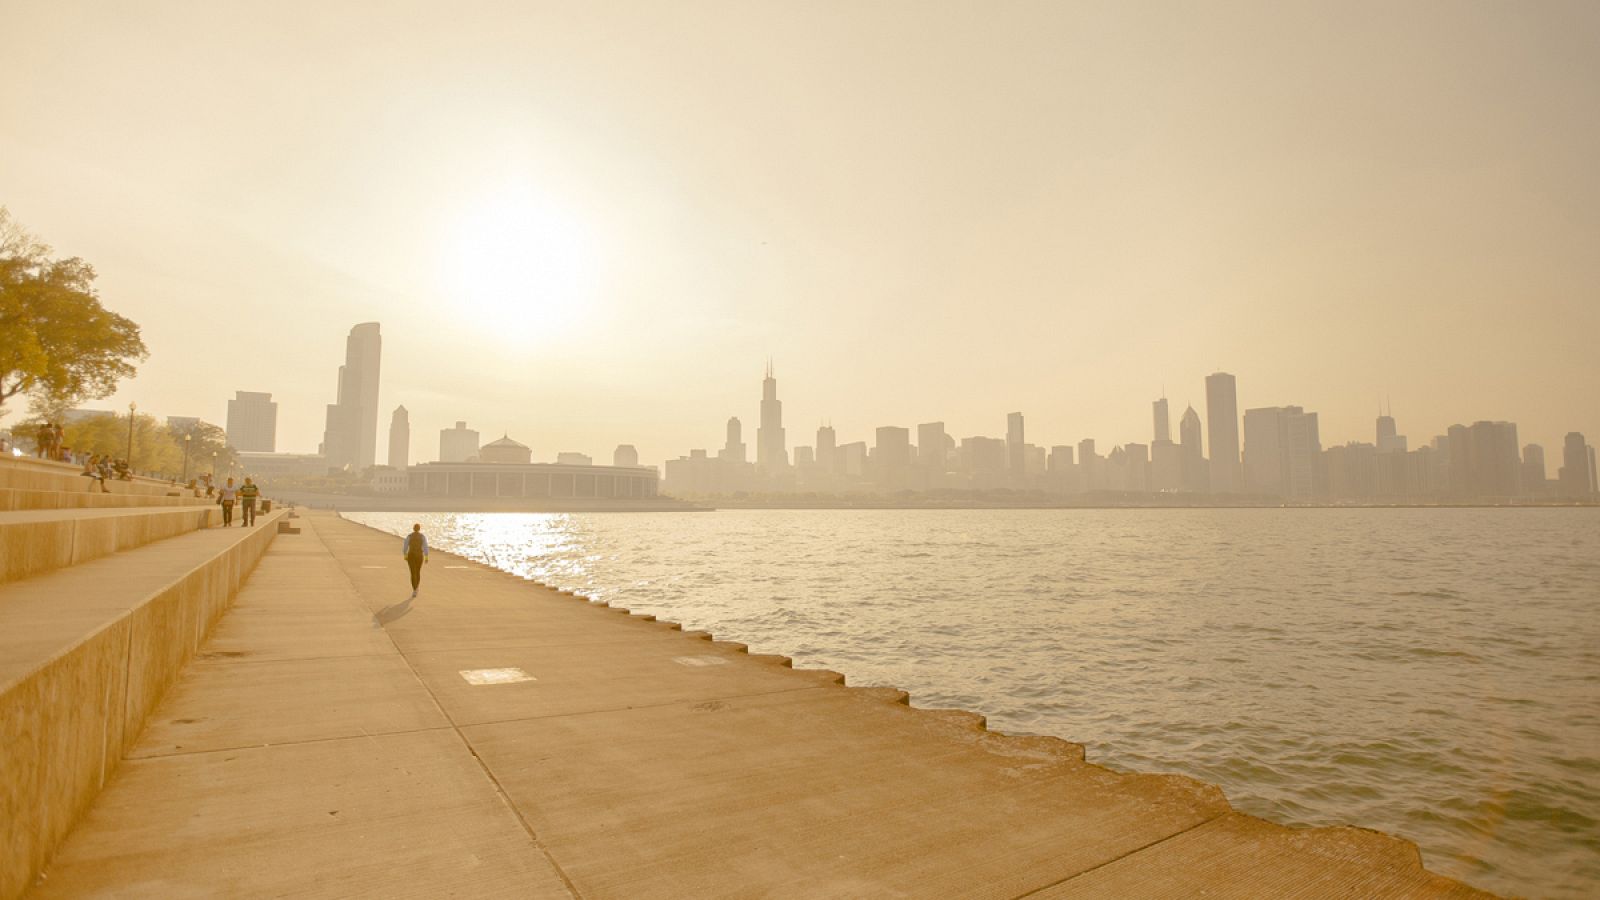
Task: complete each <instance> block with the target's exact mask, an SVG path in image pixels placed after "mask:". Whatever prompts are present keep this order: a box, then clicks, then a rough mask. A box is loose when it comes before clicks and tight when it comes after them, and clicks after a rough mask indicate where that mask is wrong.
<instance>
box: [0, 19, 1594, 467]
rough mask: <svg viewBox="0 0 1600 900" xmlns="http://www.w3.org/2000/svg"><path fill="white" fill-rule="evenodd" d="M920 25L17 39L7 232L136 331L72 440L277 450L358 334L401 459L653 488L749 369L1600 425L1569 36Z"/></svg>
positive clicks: (1583, 126) (946, 409) (318, 414)
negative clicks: (179, 433)
mask: <svg viewBox="0 0 1600 900" xmlns="http://www.w3.org/2000/svg"><path fill="white" fill-rule="evenodd" d="M912 8H913V7H911V6H904V7H902V6H896V5H893V4H873V5H871V7H870V8H843V7H839V8H812V9H806V8H800V7H792V6H783V5H777V4H756V5H750V4H728V5H725V6H717V7H715V8H714V12H715V14H714V15H697V16H692V17H690V16H684V17H680V16H677V15H675V14H672V13H669V12H667V11H665V10H662V11H658V12H654V13H652V12H651V11H649V10H639V11H638V14H637V15H631V16H628V17H626V18H619V17H616V16H613V15H610V14H607V13H604V12H601V11H598V10H587V9H580V8H574V7H570V6H565V7H562V6H556V5H551V6H548V7H542V8H539V9H538V10H537V11H536V12H534V13H531V14H525V15H519V16H517V17H515V18H510V17H507V16H503V15H499V14H498V13H499V12H503V9H501V8H499V7H496V6H493V5H487V6H485V5H477V6H474V5H468V6H467V7H465V8H464V9H461V10H456V9H454V8H452V10H451V11H450V12H449V13H448V14H446V13H443V12H440V11H438V10H436V9H434V8H431V7H430V6H428V5H421V4H413V5H405V6H396V5H393V4H383V5H381V6H378V5H374V6H370V7H365V8H363V7H361V6H358V5H354V4H346V5H341V7H340V8H339V9H336V10H334V9H326V8H323V7H321V6H315V5H309V6H294V5H290V6H285V7H276V8H275V9H274V10H273V12H272V13H271V15H270V16H269V17H267V18H266V19H265V20H263V19H262V18H261V14H260V11H259V10H251V11H249V12H246V11H245V10H244V8H243V7H238V8H235V9H232V10H229V9H212V8H207V9H206V10H205V11H204V13H203V14H196V12H195V10H194V9H192V8H190V9H182V8H179V7H168V8H165V9H160V10H153V11H152V10H148V9H141V10H133V9H105V8H101V7H99V6H94V5H88V4H76V5H74V4H48V5H44V4H27V5H14V6H13V8H12V9H10V10H9V11H8V20H9V21H10V23H11V25H10V27H8V28H7V29H6V33H5V34H3V35H0V53H3V55H4V57H5V58H6V59H8V60H10V61H11V62H10V64H11V66H12V67H13V68H14V70H16V71H22V72H27V73H28V77H27V78H12V79H6V80H5V83H4V84H3V85H0V113H3V115H0V160H4V164H3V165H0V196H3V197H4V198H5V200H6V203H7V205H8V206H9V207H10V208H11V210H12V213H13V214H14V215H15V216H16V217H17V218H18V220H19V221H22V222H24V223H26V224H27V225H28V226H29V227H30V228H32V229H34V230H36V231H37V232H38V233H40V234H41V235H42V236H44V237H45V238H46V239H47V240H49V241H50V242H51V243H52V244H54V245H55V246H56V248H57V250H58V251H59V252H61V253H63V254H75V255H81V256H83V257H85V258H86V259H89V260H90V261H92V262H93V263H94V264H95V265H96V266H97V268H98V271H99V274H100V278H99V287H100V292H101V296H102V297H103V298H104V299H105V301H106V303H107V304H108V305H110V306H111V307H112V308H114V309H116V310H118V311H119V312H122V313H123V314H125V315H128V316H129V317H131V318H132V319H134V320H135V321H137V322H139V323H140V324H141V326H142V328H143V331H144V336H145V338H146V341H147V342H148V344H149V346H150V348H151V351H152V358H151V361H150V362H149V363H147V364H146V365H145V366H144V367H143V370H142V371H141V373H140V375H139V377H138V378H135V379H133V380H130V381H128V382H125V383H124V384H122V385H121V388H120V390H119V391H118V393H117V394H116V395H115V396H114V397H111V398H109V399H107V400H104V401H100V402H99V403H96V404H91V405H96V406H101V407H105V408H113V409H115V408H123V407H125V406H126V404H127V402H129V401H130V400H136V401H138V402H139V404H140V406H141V408H143V409H148V410H151V411H153V412H156V413H158V414H162V415H197V416H201V417H203V418H207V419H209V420H211V421H219V422H220V421H221V420H222V418H223V416H224V407H225V402H226V400H227V398H228V397H230V396H232V392H233V391H234V390H253V391H268V392H271V393H272V394H273V395H274V398H275V399H276V400H277V401H278V402H279V404H280V410H281V413H280V420H279V449H280V450H289V451H306V452H309V451H313V450H315V448H316V446H317V444H318V442H319V441H320V440H321V437H322V431H323V427H324V421H323V411H324V408H325V406H326V404H328V403H331V402H333V401H334V399H335V398H334V396H333V389H332V385H331V383H330V379H329V374H328V373H329V372H331V371H332V370H333V369H334V368H336V367H337V366H338V364H339V362H340V361H341V358H342V354H343V349H344V348H343V346H342V335H343V333H344V331H345V330H346V329H347V328H348V327H349V325H350V324H351V323H354V322H358V321H366V320H378V321H382V322H383V323H384V336H385V339H386V344H385V364H384V377H383V388H382V395H381V398H380V402H381V404H382V405H383V407H384V408H385V410H387V409H391V408H392V407H393V406H395V405H398V404H402V403H403V404H405V405H406V406H407V408H408V409H409V410H410V411H411V416H412V422H413V434H414V437H413V450H412V456H413V458H416V459H427V458H431V441H432V435H433V434H434V432H435V431H436V430H437V429H439V428H444V427H448V426H449V425H450V424H451V423H453V422H454V421H456V420H461V419H464V420H467V421H468V422H470V423H471V424H472V425H473V426H474V427H477V428H479V429H481V430H482V431H483V432H484V433H485V434H486V435H491V434H492V435H494V436H498V435H499V434H501V433H510V434H512V435H514V436H516V437H518V439H519V440H522V441H524V442H526V443H528V444H529V445H530V446H532V447H534V449H535V452H536V455H539V456H553V454H554V453H555V452H556V451H557V450H565V449H578V450H584V451H586V452H590V453H594V454H597V455H603V454H607V453H609V450H610V448H612V447H613V446H615V445H616V444H617V443H621V442H628V443H633V444H635V445H637V446H638V447H639V448H640V452H641V457H642V459H643V460H644V461H646V462H650V463H659V462H661V461H662V460H665V459H670V458H672V457H674V456H676V455H678V454H680V453H683V452H685V451H686V449H687V448H690V447H702V446H716V445H717V443H718V442H719V441H720V431H721V427H722V423H723V422H724V421H725V419H726V418H727V417H728V416H730V415H740V416H743V417H745V418H746V419H747V420H750V419H752V418H753V417H754V415H755V413H756V410H755V407H756V402H757V400H758V398H759V397H758V394H757V392H756V387H755V383H756V379H757V378H758V377H759V376H760V373H761V369H762V366H763V364H764V362H765V360H766V358H768V357H769V356H770V357H772V358H774V359H775V360H776V365H777V369H778V373H779V375H780V376H781V377H782V378H783V382H784V391H785V403H786V420H787V422H788V424H789V426H790V428H791V431H792V432H793V433H794V434H796V435H801V434H806V433H809V432H810V431H812V430H814V428H815V427H816V425H817V424H819V423H821V422H822V421H824V420H830V421H832V423H833V424H834V426H835V427H836V429H837V430H838V431H839V433H840V434H841V437H843V436H846V435H849V436H853V437H856V438H861V439H870V436H871V432H872V429H873V428H875V427H877V426H879V425H885V424H898V425H905V426H914V425H915V424H916V423H917V422H921V421H928V420H942V421H945V422H946V423H947V426H948V428H949V431H950V433H952V434H957V435H964V434H998V433H1001V432H1002V431H1003V428H1004V416H1005V413H1006V412H1007V411H1010V410H1016V409H1020V410H1025V411H1026V412H1027V414H1028V417H1029V432H1030V436H1038V440H1040V441H1041V442H1042V443H1045V444H1050V443H1072V442H1075V441H1077V440H1079V439H1082V438H1085V437H1095V438H1098V439H1099V440H1100V441H1101V443H1102V444H1105V445H1109V444H1112V443H1120V442H1124V441H1132V440H1147V439H1148V436H1149V435H1148V431H1149V424H1148V423H1149V403H1150V400H1152V399H1153V398H1155V397H1158V396H1161V395H1162V394H1163V393H1165V395H1166V396H1168V397H1169V398H1171V400H1172V403H1173V406H1174V408H1175V411H1181V410H1182V409H1183V408H1184V406H1185V405H1187V404H1189V403H1193V404H1195V405H1196V407H1197V408H1198V407H1201V405H1202V401H1203V397H1204V386H1203V381H1202V380H1203V378H1204V376H1205V375H1206V374H1208V373H1210V372H1212V371H1215V370H1218V369H1221V370H1226V371H1229V372H1233V373H1235V374H1237V376H1238V378H1239V404H1240V408H1241V409H1244V408H1248V407H1254V406H1267V405H1285V404H1299V405H1303V406H1304V407H1306V408H1307V409H1315V410H1317V411H1318V412H1319V413H1320V415H1321V417H1322V433H1323V440H1324V443H1328V444H1333V443H1338V442H1343V441H1345V440H1355V439H1362V440H1370V439H1371V422H1372V419H1373V417H1374V416H1375V414H1376V413H1377V410H1378V407H1379V405H1380V403H1383V402H1384V401H1385V399H1386V398H1388V399H1389V401H1390V402H1391V403H1392V406H1393V408H1394V411H1395V415H1396V417H1397V418H1398V419H1399V420H1400V422H1401V427H1402V429H1403V430H1405V431H1407V432H1409V433H1411V434H1413V435H1416V436H1425V435H1432V434H1436V433H1442V432H1443V431H1444V429H1445V428H1446V427H1447V426H1448V425H1450V424H1452V423H1455V422H1471V421H1474V420H1479V419H1508V420H1513V421H1516V422H1517V423H1518V424H1519V427H1520V431H1521V439H1522V440H1523V441H1524V442H1534V443H1540V444H1543V445H1544V446H1546V447H1550V446H1557V445H1559V443H1560V440H1561V437H1562V435H1563V434H1565V433H1566V432H1568V431H1572V430H1578V431H1583V432H1585V433H1588V434H1600V412H1597V410H1600V405H1597V404H1596V403H1595V400H1594V398H1595V397H1596V396H1597V393H1600V365H1597V364H1596V363H1595V358H1594V354H1593V346H1594V336H1595V334H1596V333H1597V329H1600V303H1596V302H1595V299H1596V298H1595V293H1594V291H1595V285H1596V284H1597V283H1600V255H1597V254H1595V253H1594V252H1593V248H1594V247H1595V246H1597V245H1600V213H1597V210H1600V175H1597V172H1596V170H1595V168H1594V167H1593V165H1592V161H1593V160H1594V159H1595V158H1600V124H1597V119H1596V117H1595V116H1594V115H1593V110H1594V109H1596V108H1600V87H1597V86H1600V71H1597V66H1600V64H1597V63H1596V60H1597V59H1600V55H1597V54H1595V53H1593V52H1592V51H1593V50H1594V47H1595V45H1596V38H1597V34H1600V11H1597V9H1596V8H1595V7H1594V6H1593V5H1591V4H1581V3H1572V4H1541V5H1540V7H1539V12H1540V15H1539V16H1538V17H1531V16H1527V15H1525V14H1524V13H1525V12H1526V11H1525V10H1523V9H1519V8H1517V7H1515V6H1512V5H1500V4H1487V3H1483V4H1457V3H1448V4H1445V3H1440V4H1407V5H1405V6H1404V7H1401V8H1392V7H1384V8H1376V7H1374V8H1366V7H1352V6H1349V5H1348V4H1319V5H1296V7H1295V8H1294V9H1292V10H1290V9H1284V8H1282V7H1281V6H1279V5H1274V4H1225V5H1207V6H1206V7H1205V8H1204V9H1199V8H1196V9H1191V10H1187V11H1184V10H1173V9H1156V8H1153V7H1152V8H1150V9H1145V10H1140V9H1132V8H1128V7H1127V6H1126V5H1125V4H1105V5H1100V6H1095V5H1082V4H1078V5H1073V6H1072V7H1071V8H1070V9H1068V8H1064V7H1062V6H1061V5H1057V4H1008V5H1006V6H1004V7H1001V8H996V9H988V8H985V9H979V8H976V7H974V8H971V9H968V10H959V9H952V8H949V7H941V8H935V9H926V8H923V7H920V6H917V7H916V16H915V19H914V23H913V22H912V20H911V19H909V18H908V16H907V14H908V13H909V12H910V10H911V9H912ZM519 9H521V7H520V6H519ZM91 12H92V15H90V13H91ZM380 21H381V26H382V27H381V28H375V27H374V26H375V24H376V23H378V22H380ZM708 23H710V24H708ZM1262 35H1271V36H1272V37H1271V39H1270V40H1263V39H1262V38H1261V36H1262ZM956 62H959V65H955V64H954V63H956ZM731 72H737V73H738V77H736V78H735V77H729V73H731ZM91 126H92V127H91ZM796 442H797V443H798V441H796Z"/></svg>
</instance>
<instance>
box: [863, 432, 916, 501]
mask: <svg viewBox="0 0 1600 900" xmlns="http://www.w3.org/2000/svg"><path fill="white" fill-rule="evenodd" d="M872 465H873V469H874V470H875V472H874V476H875V479H876V480H877V482H878V484H880V485H882V486H884V487H885V488H890V489H895V490H898V489H901V488H904V487H906V486H907V484H908V482H909V478H910V474H911V429H909V428H900V427H898V426H895V425H885V426H883V427H881V428H879V429H878V433H877V441H876V443H875V444H874V445H873V447H872Z"/></svg>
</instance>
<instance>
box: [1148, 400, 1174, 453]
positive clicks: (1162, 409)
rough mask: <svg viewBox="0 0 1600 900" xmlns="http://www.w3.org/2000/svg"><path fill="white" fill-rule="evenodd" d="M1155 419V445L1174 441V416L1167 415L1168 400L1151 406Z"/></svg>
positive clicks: (1158, 401) (1159, 401)
mask: <svg viewBox="0 0 1600 900" xmlns="http://www.w3.org/2000/svg"><path fill="white" fill-rule="evenodd" d="M1150 405H1151V407H1152V409H1153V412H1154V417H1155V426H1156V428H1155V443H1160V442H1162V441H1170V440H1172V431H1171V428H1172V416H1170V415H1169V414H1168V413H1167V398H1165V397H1162V398H1161V399H1160V400H1157V401H1156V402H1154V403H1152V404H1150Z"/></svg>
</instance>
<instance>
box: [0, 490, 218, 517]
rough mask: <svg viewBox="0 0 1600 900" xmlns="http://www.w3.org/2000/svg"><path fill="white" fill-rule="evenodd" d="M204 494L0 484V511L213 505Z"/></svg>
mask: <svg viewBox="0 0 1600 900" xmlns="http://www.w3.org/2000/svg"><path fill="white" fill-rule="evenodd" d="M215 505H216V501H215V500H207V499H205V498H204V497H198V498H196V497H190V496H187V495H185V496H181V497H165V496H163V497H156V496H152V495H149V494H122V493H118V494H102V493H100V492H99V491H34V490H24V489H22V488H3V487H0V512H7V511H10V510H23V509H129V508H138V509H145V508H148V507H153V506H154V507H160V506H168V507H176V506H181V507H198V506H215Z"/></svg>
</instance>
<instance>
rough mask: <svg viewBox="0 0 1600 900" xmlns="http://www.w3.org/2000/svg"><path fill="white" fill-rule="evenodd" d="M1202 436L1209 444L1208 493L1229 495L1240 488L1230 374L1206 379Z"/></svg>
mask: <svg viewBox="0 0 1600 900" xmlns="http://www.w3.org/2000/svg"><path fill="white" fill-rule="evenodd" d="M1206 428H1207V430H1208V432H1209V433H1208V434H1207V435H1206V438H1207V443H1209V444H1210V445H1211V490H1212V491H1213V492H1215V493H1218V494H1231V493H1234V492H1236V491H1238V490H1240V488H1241V487H1243V484H1242V482H1243V479H1242V475H1243V470H1242V468H1241V467H1240V461H1239V388H1238V384H1237V382H1235V381H1234V378H1233V376H1232V375H1229V374H1228V373H1227V372H1214V373H1212V374H1210V375H1207V376H1206Z"/></svg>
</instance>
